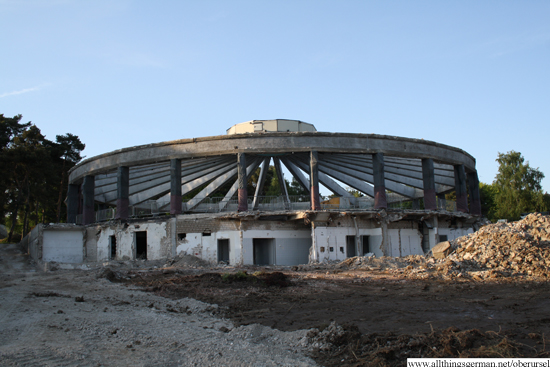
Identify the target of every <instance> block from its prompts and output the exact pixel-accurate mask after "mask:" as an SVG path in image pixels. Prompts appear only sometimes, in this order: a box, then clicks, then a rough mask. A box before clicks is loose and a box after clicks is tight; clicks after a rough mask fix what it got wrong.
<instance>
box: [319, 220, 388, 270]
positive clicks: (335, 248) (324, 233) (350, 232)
mask: <svg viewBox="0 0 550 367" xmlns="http://www.w3.org/2000/svg"><path fill="white" fill-rule="evenodd" d="M372 227H373V226H372ZM313 236H314V239H313V242H314V243H315V246H314V249H313V251H314V253H313V254H312V255H313V257H312V258H311V260H312V261H315V259H317V261H319V262H323V261H329V260H330V261H333V260H338V261H341V260H344V259H346V258H348V257H350V256H351V255H352V254H351V253H348V248H347V237H348V236H353V237H354V244H355V255H356V256H357V255H363V249H362V236H368V241H369V247H370V252H371V253H374V255H375V256H377V257H380V256H383V252H382V248H381V245H382V229H381V228H361V227H359V228H357V229H356V228H355V226H354V227H327V226H316V227H315V229H314V230H313ZM331 248H332V251H331ZM357 250H359V251H357Z"/></svg>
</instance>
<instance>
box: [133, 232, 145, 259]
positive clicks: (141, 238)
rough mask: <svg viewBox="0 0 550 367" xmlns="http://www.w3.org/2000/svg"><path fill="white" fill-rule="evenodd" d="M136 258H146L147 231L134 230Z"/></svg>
mask: <svg viewBox="0 0 550 367" xmlns="http://www.w3.org/2000/svg"><path fill="white" fill-rule="evenodd" d="M135 235H136V259H138V260H147V231H139V232H135Z"/></svg>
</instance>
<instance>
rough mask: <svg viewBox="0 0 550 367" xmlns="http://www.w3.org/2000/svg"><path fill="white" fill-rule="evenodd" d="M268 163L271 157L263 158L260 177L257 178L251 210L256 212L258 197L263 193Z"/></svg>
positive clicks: (258, 202)
mask: <svg viewBox="0 0 550 367" xmlns="http://www.w3.org/2000/svg"><path fill="white" fill-rule="evenodd" d="M269 162H271V157H268V158H265V159H264V162H263V163H262V168H261V169H260V176H259V177H258V182H257V183H256V193H255V194H254V201H253V202H252V210H258V206H259V205H260V201H259V200H260V195H261V194H262V192H263V191H264V184H265V178H266V177H267V171H268V170H269Z"/></svg>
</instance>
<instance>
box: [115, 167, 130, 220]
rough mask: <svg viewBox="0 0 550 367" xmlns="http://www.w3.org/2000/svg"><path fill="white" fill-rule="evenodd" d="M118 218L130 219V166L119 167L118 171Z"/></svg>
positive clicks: (116, 216)
mask: <svg viewBox="0 0 550 367" xmlns="http://www.w3.org/2000/svg"><path fill="white" fill-rule="evenodd" d="M116 180H117V185H116V192H117V197H116V215H115V218H116V219H128V205H129V202H130V201H129V199H128V198H129V196H130V168H129V167H125V166H122V167H118V170H117V173H116Z"/></svg>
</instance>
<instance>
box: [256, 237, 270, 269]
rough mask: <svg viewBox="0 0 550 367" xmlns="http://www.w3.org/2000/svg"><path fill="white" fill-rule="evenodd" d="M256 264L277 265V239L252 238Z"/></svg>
mask: <svg viewBox="0 0 550 367" xmlns="http://www.w3.org/2000/svg"><path fill="white" fill-rule="evenodd" d="M252 245H253V252H254V265H275V239H274V238H254V239H252Z"/></svg>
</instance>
